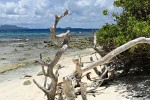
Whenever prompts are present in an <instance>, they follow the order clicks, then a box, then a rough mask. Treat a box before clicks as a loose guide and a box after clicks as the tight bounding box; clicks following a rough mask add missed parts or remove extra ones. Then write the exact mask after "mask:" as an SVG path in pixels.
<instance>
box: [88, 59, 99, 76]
mask: <svg viewBox="0 0 150 100" xmlns="http://www.w3.org/2000/svg"><path fill="white" fill-rule="evenodd" d="M90 61H91V62H93V61H94V60H93V57H90ZM93 70H94V72H95V73H96V74H97V75H98V76H100V75H101V72H100V71H99V70H98V69H97V67H95V68H93Z"/></svg>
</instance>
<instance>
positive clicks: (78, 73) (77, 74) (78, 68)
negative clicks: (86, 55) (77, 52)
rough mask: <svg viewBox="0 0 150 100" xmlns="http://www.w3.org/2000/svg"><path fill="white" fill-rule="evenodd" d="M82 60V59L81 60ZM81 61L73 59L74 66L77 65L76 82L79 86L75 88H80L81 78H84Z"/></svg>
mask: <svg viewBox="0 0 150 100" xmlns="http://www.w3.org/2000/svg"><path fill="white" fill-rule="evenodd" d="M79 59H80V60H81V58H79ZM79 59H77V58H76V59H73V62H74V64H76V71H75V73H76V74H75V78H76V82H77V85H76V86H75V87H79V86H80V84H79V83H80V82H81V78H82V72H81V64H80V63H81V61H79Z"/></svg>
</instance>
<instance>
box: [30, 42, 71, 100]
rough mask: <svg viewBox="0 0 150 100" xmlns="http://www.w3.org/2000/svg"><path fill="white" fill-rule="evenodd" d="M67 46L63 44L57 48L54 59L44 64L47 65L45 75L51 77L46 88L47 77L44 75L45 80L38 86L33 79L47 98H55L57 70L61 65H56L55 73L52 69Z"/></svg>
mask: <svg viewBox="0 0 150 100" xmlns="http://www.w3.org/2000/svg"><path fill="white" fill-rule="evenodd" d="M67 48H68V45H67V44H65V45H63V47H62V48H61V49H60V50H58V52H57V53H56V55H55V57H54V59H53V60H52V61H51V63H50V64H46V65H48V66H47V74H46V75H47V77H49V78H51V83H50V84H49V86H48V89H46V82H47V77H46V76H45V77H46V78H45V81H44V87H42V86H40V85H39V84H38V83H37V82H36V81H35V80H33V82H34V83H35V84H36V85H37V86H38V87H39V88H40V89H41V90H42V91H43V92H44V93H45V94H46V95H47V98H48V100H54V99H55V95H56V89H57V82H58V70H59V69H60V68H61V67H58V69H57V70H56V72H55V74H54V73H53V69H54V66H55V65H56V64H57V63H58V61H59V60H60V58H61V56H62V54H63V53H64V52H65V51H66V49H67ZM42 65H43V64H42ZM43 70H44V69H43ZM46 90H47V91H46Z"/></svg>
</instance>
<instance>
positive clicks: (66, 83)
mask: <svg viewBox="0 0 150 100" xmlns="http://www.w3.org/2000/svg"><path fill="white" fill-rule="evenodd" d="M63 92H64V94H65V96H66V98H67V100H75V93H74V89H73V86H72V81H71V80H70V79H69V78H67V77H66V78H65V77H64V78H63Z"/></svg>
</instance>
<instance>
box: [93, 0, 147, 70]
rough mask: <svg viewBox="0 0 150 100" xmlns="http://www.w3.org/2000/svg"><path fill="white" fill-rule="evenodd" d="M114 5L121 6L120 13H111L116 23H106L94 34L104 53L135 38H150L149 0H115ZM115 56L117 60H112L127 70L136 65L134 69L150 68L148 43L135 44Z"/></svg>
mask: <svg viewBox="0 0 150 100" xmlns="http://www.w3.org/2000/svg"><path fill="white" fill-rule="evenodd" d="M114 5H115V6H117V7H122V8H123V12H122V13H121V14H115V13H113V14H112V16H113V17H114V18H115V20H116V22H117V23H116V24H108V23H107V24H106V25H104V26H103V27H102V28H101V29H99V31H98V32H97V34H96V35H97V43H98V44H99V45H101V46H102V47H103V49H104V51H105V52H106V53H108V52H110V51H112V50H113V49H115V48H117V47H118V46H121V45H123V44H124V43H126V42H128V41H130V40H133V39H135V38H138V37H149V38H150V9H149V7H150V0H117V1H115V2H114ZM103 13H104V12H103ZM117 57H118V58H119V60H116V59H115V60H114V62H115V63H117V65H120V64H121V65H122V66H123V68H127V69H126V71H127V72H128V70H129V69H130V67H133V66H134V68H135V67H136V71H138V70H140V71H141V70H142V71H143V70H144V71H145V70H147V68H148V70H150V64H149V63H148V62H150V45H148V44H140V45H135V46H134V47H132V48H130V49H129V50H127V51H125V52H123V53H121V54H120V55H119V56H117ZM129 65H130V67H128V66H129ZM145 66H146V67H145ZM148 66H149V67H148ZM117 68H118V66H117Z"/></svg>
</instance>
